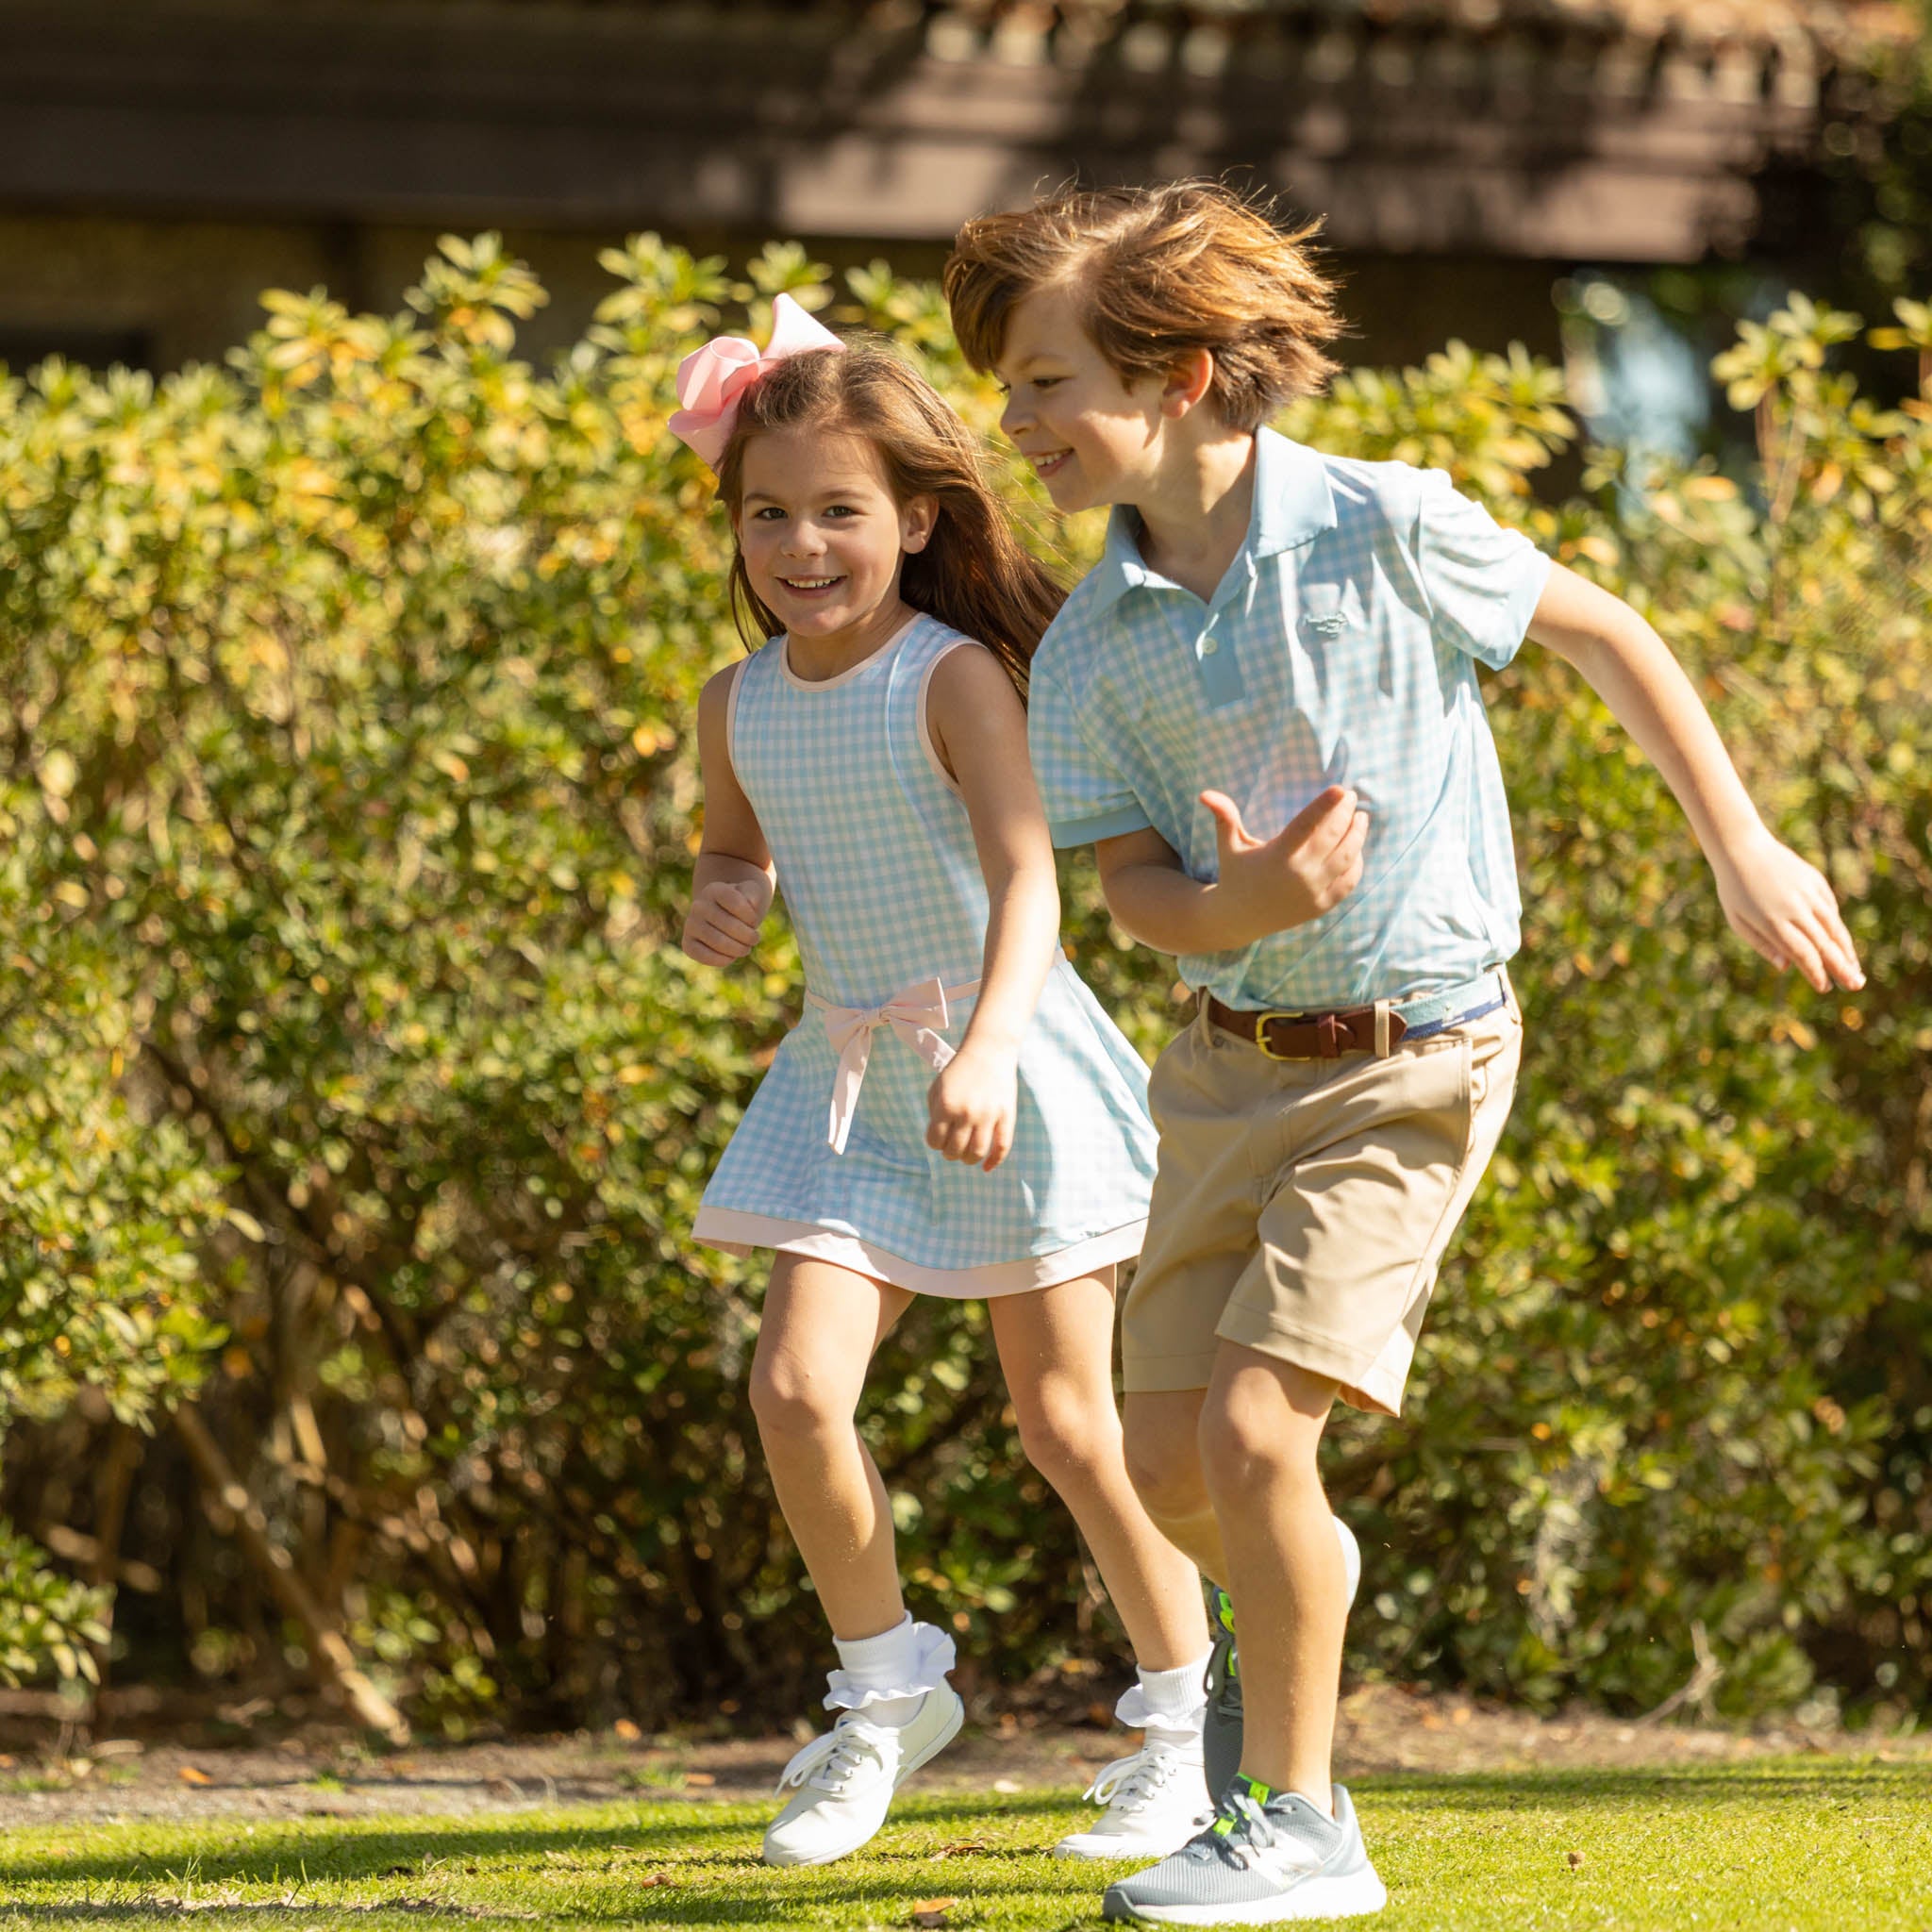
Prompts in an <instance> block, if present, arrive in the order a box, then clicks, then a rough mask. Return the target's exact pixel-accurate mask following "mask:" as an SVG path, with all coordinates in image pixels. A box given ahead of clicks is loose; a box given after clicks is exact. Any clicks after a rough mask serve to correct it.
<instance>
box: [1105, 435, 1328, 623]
mask: <svg viewBox="0 0 1932 1932" xmlns="http://www.w3.org/2000/svg"><path fill="white" fill-rule="evenodd" d="M1140 524H1141V518H1140V513H1139V511H1137V510H1136V509H1135V508H1133V506H1132V505H1131V504H1124V503H1117V504H1115V505H1114V507H1113V509H1112V512H1111V513H1110V514H1109V515H1108V520H1107V545H1106V547H1105V548H1104V549H1103V550H1102V551H1101V553H1100V561H1099V562H1098V563H1096V564H1095V565H1094V566H1093V571H1092V575H1091V582H1092V586H1093V589H1092V593H1091V594H1092V597H1093V606H1094V614H1095V615H1096V616H1098V615H1100V614H1101V613H1102V612H1104V611H1107V610H1109V609H1111V608H1112V607H1113V606H1114V605H1116V604H1118V603H1119V602H1120V600H1121V599H1122V598H1123V597H1124V596H1125V595H1126V594H1127V592H1128V591H1131V590H1134V589H1136V588H1138V587H1139V586H1140V585H1141V584H1144V583H1146V582H1147V581H1148V580H1149V578H1151V577H1153V576H1154V575H1156V573H1154V572H1153V571H1151V570H1149V569H1148V567H1147V564H1146V562H1145V560H1144V559H1143V558H1141V544H1140ZM1334 527H1335V498H1334V496H1333V495H1332V493H1331V492H1330V491H1329V488H1328V468H1327V465H1326V464H1325V463H1324V461H1323V460H1322V458H1320V457H1319V456H1318V455H1316V453H1315V452H1314V451H1313V450H1311V449H1308V448H1307V447H1306V446H1305V445H1304V444H1302V443H1299V442H1291V441H1289V439H1288V438H1287V437H1285V436H1277V435H1276V434H1275V432H1274V430H1272V429H1267V428H1262V429H1257V431H1256V432H1255V507H1254V509H1253V510H1252V512H1251V513H1250V515H1249V518H1248V534H1247V536H1246V538H1245V539H1244V540H1243V541H1242V545H1241V548H1242V551H1243V552H1244V553H1245V554H1246V555H1247V557H1248V558H1249V559H1250V562H1251V565H1252V559H1254V558H1257V557H1274V556H1276V555H1278V554H1279V553H1280V552H1281V551H1284V550H1292V549H1294V548H1295V547H1296V546H1297V545H1299V544H1303V543H1307V542H1311V541H1313V540H1314V539H1315V538H1317V537H1319V536H1320V535H1321V534H1322V532H1323V531H1324V530H1332V529H1333V528H1334Z"/></svg>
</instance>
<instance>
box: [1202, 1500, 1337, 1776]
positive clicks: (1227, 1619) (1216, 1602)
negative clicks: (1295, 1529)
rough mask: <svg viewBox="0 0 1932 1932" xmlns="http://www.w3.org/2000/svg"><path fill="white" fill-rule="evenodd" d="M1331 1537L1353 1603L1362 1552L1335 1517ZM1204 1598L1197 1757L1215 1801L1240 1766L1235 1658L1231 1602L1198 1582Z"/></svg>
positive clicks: (1210, 1585)
mask: <svg viewBox="0 0 1932 1932" xmlns="http://www.w3.org/2000/svg"><path fill="white" fill-rule="evenodd" d="M1335 1535H1336V1538H1337V1540H1338V1541H1340V1542H1341V1575H1342V1581H1343V1583H1344V1584H1345V1585H1346V1586H1347V1590H1348V1601H1349V1605H1350V1607H1354V1604H1355V1593H1356V1589H1357V1585H1358V1584H1359V1583H1360V1582H1361V1580H1362V1553H1361V1548H1360V1546H1359V1545H1358V1544H1357V1541H1356V1540H1355V1532H1354V1531H1353V1530H1351V1529H1350V1528H1349V1526H1348V1524H1345V1523H1344V1522H1342V1520H1341V1517H1339V1516H1338V1517H1337V1518H1336V1519H1335ZM1203 1593H1204V1594H1205V1595H1206V1597H1207V1599H1208V1634H1209V1635H1210V1637H1211V1638H1212V1639H1213V1648H1212V1649H1210V1650H1209V1651H1208V1674H1207V1688H1208V1714H1207V1718H1206V1720H1205V1724H1204V1727H1203V1729H1202V1733H1201V1755H1202V1757H1203V1759H1204V1760H1205V1762H1206V1766H1207V1771H1208V1796H1209V1797H1210V1798H1213V1799H1216V1800H1219V1798H1220V1796H1221V1794H1222V1792H1223V1791H1224V1790H1226V1789H1227V1788H1228V1786H1229V1785H1230V1784H1232V1783H1233V1782H1234V1774H1235V1773H1236V1772H1238V1771H1239V1770H1240V1769H1241V1657H1240V1654H1239V1653H1238V1652H1237V1651H1236V1649H1235V1647H1234V1603H1233V1600H1232V1599H1231V1598H1230V1597H1229V1596H1228V1593H1227V1592H1226V1591H1224V1590H1223V1589H1222V1588H1221V1586H1220V1585H1219V1584H1216V1583H1206V1582H1204V1584H1203Z"/></svg>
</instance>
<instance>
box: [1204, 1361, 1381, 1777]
mask: <svg viewBox="0 0 1932 1932" xmlns="http://www.w3.org/2000/svg"><path fill="white" fill-rule="evenodd" d="M1335 1394H1336V1384H1335V1383H1334V1382H1333V1381H1332V1380H1331V1379H1330V1378H1328V1377H1327V1376H1325V1375H1316V1374H1309V1373H1308V1371H1307V1370H1306V1369H1298V1368H1295V1367H1294V1366H1293V1365H1292V1364H1291V1363H1289V1362H1283V1361H1276V1360H1275V1359H1274V1357H1271V1356H1265V1355H1261V1354H1258V1353H1257V1351H1256V1350H1254V1349H1251V1348H1243V1347H1242V1346H1241V1344H1239V1343H1238V1342H1231V1341H1224V1342H1223V1343H1222V1344H1221V1352H1220V1356H1219V1357H1218V1359H1217V1361H1216V1363H1215V1369H1214V1380H1213V1382H1212V1383H1211V1384H1210V1385H1209V1387H1208V1394H1207V1399H1206V1401H1205V1402H1204V1403H1203V1405H1202V1408H1201V1465H1202V1471H1203V1474H1204V1475H1205V1476H1206V1478H1207V1485H1208V1494H1209V1495H1210V1496H1211V1497H1212V1498H1213V1500H1214V1503H1215V1506H1216V1513H1217V1515H1218V1517H1219V1519H1220V1526H1221V1536H1222V1541H1223V1545H1224V1549H1225V1552H1226V1560H1227V1569H1228V1574H1227V1578H1226V1583H1227V1588H1228V1590H1229V1591H1231V1593H1232V1594H1233V1597H1234V1600H1235V1604H1236V1606H1237V1609H1238V1614H1239V1616H1240V1618H1241V1694H1242V1698H1243V1701H1244V1705H1245V1712H1246V1716H1245V1730H1244V1733H1243V1739H1242V1748H1241V1769H1242V1770H1243V1771H1244V1772H1245V1773H1246V1774H1248V1775H1249V1776H1250V1777H1254V1778H1258V1779H1259V1780H1260V1781H1261V1782H1262V1783H1263V1784H1267V1785H1272V1786H1273V1787H1274V1789H1275V1790H1291V1791H1299V1792H1300V1793H1301V1795H1302V1796H1303V1797H1305V1798H1307V1799H1309V1800H1310V1801H1311V1802H1312V1803H1313V1804H1315V1805H1316V1806H1318V1807H1320V1808H1321V1809H1322V1810H1323V1811H1324V1812H1325V1811H1327V1809H1328V1807H1329V1775H1330V1773H1329V1754H1330V1750H1331V1747H1332V1745H1333V1742H1334V1737H1335V1704H1336V1697H1337V1693H1338V1691H1339V1689H1340V1685H1341V1642H1342V1632H1343V1627H1344V1624H1345V1623H1346V1621H1347V1615H1348V1607H1347V1585H1346V1582H1345V1579H1344V1575H1343V1572H1342V1563H1341V1548H1340V1546H1339V1544H1338V1543H1337V1541H1336V1536H1335V1525H1334V1523H1333V1521H1332V1520H1331V1512H1330V1510H1329V1507H1328V1498H1327V1497H1326V1495H1324V1493H1323V1490H1322V1478H1321V1474H1320V1472H1319V1470H1318V1468H1317V1466H1316V1451H1317V1449H1318V1448H1319V1447H1320V1444H1321V1441H1322V1430H1323V1428H1324V1425H1325V1424H1326V1423H1327V1420H1328V1411H1329V1409H1330V1408H1331V1407H1333V1406H1334V1403H1335Z"/></svg>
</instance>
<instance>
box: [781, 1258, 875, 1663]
mask: <svg viewBox="0 0 1932 1932" xmlns="http://www.w3.org/2000/svg"><path fill="white" fill-rule="evenodd" d="M911 1301H912V1296H911V1295H910V1294H909V1293H908V1291H906V1290H905V1289H903V1288H894V1287H893V1286H892V1285H891V1283H889V1282H884V1281H874V1280H872V1279H871V1278H870V1277H869V1276H867V1275H863V1274H854V1273H853V1272H852V1271H851V1270H850V1269H849V1268H838V1267H834V1266H833V1265H832V1264H831V1263H830V1262H828V1261H812V1260H808V1259H806V1258H805V1257H803V1256H799V1255H780V1256H778V1257H777V1258H776V1259H775V1260H774V1262H773V1264H772V1282H771V1286H770V1287H769V1288H768V1289H766V1291H765V1311H764V1319H763V1321H762V1323H761V1324H760V1325H759V1328H758V1352H757V1354H756V1355H755V1356H754V1357H753V1358H752V1368H751V1406H752V1412H753V1413H754V1414H755V1415H756V1416H757V1417H758V1438H759V1440H760V1441H762V1442H763V1443H764V1447H765V1461H766V1463H767V1465H768V1466H769V1467H770V1469H771V1472H772V1487H773V1489H774V1490H775V1491H777V1493H778V1505H779V1507H780V1508H782V1509H783V1510H784V1512H785V1524H786V1527H787V1528H788V1529H790V1530H791V1538H792V1541H794V1542H795V1543H797V1545H798V1554H799V1555H800V1556H801V1557H804V1558H805V1567H806V1569H807V1570H808V1572H810V1574H811V1580H812V1587H813V1588H814V1589H815V1590H816V1591H818V1595H819V1601H820V1602H821V1603H822V1604H824V1607H825V1615H826V1616H827V1618H829V1619H830V1621H831V1625H832V1635H833V1636H834V1637H838V1638H842V1639H844V1640H845V1641H848V1642H850V1641H853V1640H854V1639H857V1638H863V1637H876V1636H878V1635H880V1634H881V1633H882V1632H883V1631H887V1630H890V1629H891V1628H892V1627H893V1625H894V1624H897V1623H898V1622H899V1621H900V1619H901V1618H902V1617H903V1616H904V1615H905V1614H906V1606H905V1601H904V1599H903V1598H902V1597H901V1596H900V1594H899V1563H898V1556H897V1553H896V1551H895V1550H894V1548H893V1543H892V1510H891V1504H890V1503H889V1502H888V1500H887V1497H886V1486H885V1484H884V1483H883V1482H881V1481H880V1480H879V1473H878V1471H877V1469H876V1468H874V1464H873V1459H872V1457H871V1456H870V1455H869V1454H868V1453H867V1450H866V1447H865V1444H864V1443H863V1442H862V1441H860V1440H859V1436H858V1429H857V1428H856V1427H854V1425H853V1416H854V1414H855V1412H856V1411H857V1409H858V1398H859V1394H860V1392H861V1391H863V1389H864V1387H865V1375H866V1370H867V1369H868V1368H869V1367H870V1365H871V1360H872V1353H873V1350H874V1348H876V1347H877V1346H878V1344H879V1342H880V1341H883V1340H884V1338H885V1337H886V1335H887V1334H888V1333H889V1332H890V1331H891V1326H892V1324H893V1323H894V1322H896V1321H897V1320H898V1319H899V1317H900V1316H901V1315H902V1314H904V1313H905V1311H906V1309H907V1308H908V1307H909V1306H910V1304H911Z"/></svg>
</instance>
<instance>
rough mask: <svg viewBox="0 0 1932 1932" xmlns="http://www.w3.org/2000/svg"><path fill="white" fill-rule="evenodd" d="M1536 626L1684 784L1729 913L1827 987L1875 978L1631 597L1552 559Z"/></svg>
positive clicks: (1775, 957)
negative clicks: (1760, 810) (1765, 815)
mask: <svg viewBox="0 0 1932 1932" xmlns="http://www.w3.org/2000/svg"><path fill="white" fill-rule="evenodd" d="M1529 635H1530V636H1531V637H1532V638H1534V639H1535V640H1536V641H1537V642H1538V643H1540V644H1542V645H1544V646H1545V647H1546V648H1547V649H1549V650H1552V651H1554V652H1556V654H1557V656H1558V657H1559V658H1563V659H1564V660H1565V661H1566V662H1568V663H1570V664H1573V665H1574V666H1575V668H1576V670H1577V671H1578V672H1580V673H1581V674H1582V675H1583V676H1584V678H1585V679H1586V680H1587V681H1588V682H1589V683H1590V685H1591V688H1592V689H1593V690H1594V691H1596V692H1597V694H1598V695H1599V696H1600V697H1601V698H1602V699H1603V701H1604V702H1605V703H1606V704H1607V706H1608V707H1609V708H1610V710H1611V711H1612V712H1613V713H1614V714H1615V716H1616V718H1617V721H1618V723H1619V724H1622V725H1623V726H1624V730H1626V731H1627V732H1629V734H1630V736H1631V737H1632V738H1634V739H1635V740H1636V741H1637V742H1638V743H1639V744H1640V745H1641V746H1642V748H1643V750H1644V752H1645V753H1646V754H1647V755H1648V757H1649V758H1650V760H1651V762H1652V763H1653V764H1655V765H1656V766H1657V770H1658V771H1659V772H1660V773H1662V774H1663V778H1664V782H1665V783H1666V784H1667V785H1668V786H1669V787H1670V788H1671V790H1672V791H1673V792H1674V793H1675V795H1676V799H1677V802H1678V804H1679V805H1681V806H1682V807H1683V808H1684V814H1685V816H1686V817H1687V818H1688V819H1689V820H1690V821H1691V830H1692V831H1693V832H1695V833H1696V835H1697V842H1698V844H1699V845H1701V846H1702V847H1703V848H1704V856H1705V857H1706V858H1707V859H1708V860H1709V862H1710V869H1711V871H1712V873H1713V874H1715V875H1716V878H1717V890H1718V898H1719V901H1720V902H1721V904H1722V905H1723V907H1724V916H1725V917H1726V918H1727V919H1728V920H1729V921H1730V923H1731V924H1732V926H1733V927H1735V928H1736V930H1737V931H1738V933H1739V934H1740V936H1741V937H1742V938H1743V939H1745V940H1746V941H1749V942H1750V944H1751V945H1753V946H1755V947H1756V948H1757V951H1758V952H1759V953H1761V954H1762V955H1763V956H1764V957H1765V958H1767V959H1769V960H1770V961H1771V963H1772V964H1773V965H1774V966H1775V967H1777V968H1779V969H1780V970H1782V969H1783V968H1785V967H1786V966H1796V967H1797V969H1798V970H1799V971H1800V972H1801V973H1802V974H1804V975H1805V977H1806V978H1807V979H1808V980H1809V981H1810V982H1811V984H1812V985H1813V986H1814V987H1815V988H1816V989H1817V990H1818V991H1820V992H1824V991H1826V990H1827V989H1828V988H1829V987H1830V985H1831V984H1832V982H1833V981H1834V980H1836V981H1837V983H1838V984H1839V985H1840V986H1842V987H1846V988H1850V989H1853V990H1856V989H1857V988H1858V987H1861V986H1863V985H1864V983H1865V975H1864V974H1863V972H1862V971H1861V970H1860V969H1859V966H1858V956H1857V951H1856V950H1855V949H1854V947H1853V945H1852V938H1851V935H1850V933H1848V932H1847V931H1846V930H1845V926H1844V922H1843V921H1842V920H1841V919H1840V917H1839V910H1838V901H1837V900H1836V899H1835V898H1834V897H1833V896H1832V891H1831V888H1830V886H1829V885H1828V884H1826V882H1825V880H1824V875H1823V874H1821V873H1820V872H1818V871H1817V869H1816V868H1815V867H1813V866H1811V865H1808V864H1807V862H1806V861H1805V860H1804V859H1802V858H1799V857H1798V855H1797V854H1796V853H1795V852H1793V851H1792V850H1791V849H1790V847H1789V846H1787V845H1785V844H1783V843H1782V842H1780V841H1778V840H1777V839H1776V838H1774V836H1773V835H1772V833H1771V832H1770V831H1769V830H1767V829H1766V827H1765V825H1764V823H1763V821H1762V820H1761V819H1759V818H1758V816H1757V807H1756V806H1754V805H1753V804H1752V803H1751V798H1750V795H1749V793H1747V792H1746V791H1745V790H1744V786H1743V782H1742V780H1741V779H1740V778H1739V776H1738V774H1737V770H1736V768H1735V767H1734V766H1733V765H1732V763H1731V760H1730V757H1729V755H1728V754H1727V753H1726V752H1725V750H1724V741H1722V740H1721V739H1720V738H1719V737H1718V735H1717V727H1716V725H1714V724H1712V723H1711V721H1710V714H1709V713H1708V712H1707V711H1706V709H1705V708H1704V706H1703V704H1702V703H1701V702H1700V701H1699V699H1698V696H1697V693H1696V691H1694V690H1693V689H1692V688H1691V680H1690V679H1689V678H1688V677H1687V676H1685V675H1684V672H1683V668H1682V667H1681V666H1680V665H1679V664H1678V662H1677V660H1676V659H1675V658H1674V657H1673V656H1672V655H1671V652H1670V647H1669V646H1668V645H1667V644H1666V643H1665V642H1664V641H1663V640H1662V639H1661V638H1660V637H1658V636H1657V632H1656V631H1654V630H1653V629H1652V628H1651V627H1650V625H1648V624H1646V623H1645V622H1644V621H1643V619H1642V618H1641V617H1640V616H1639V615H1638V614H1637V612H1636V611H1635V610H1633V609H1632V608H1630V607H1629V605H1627V604H1626V603H1624V600H1623V599H1622V598H1621V597H1616V596H1613V595H1612V594H1611V593H1610V592H1609V591H1606V590H1603V589H1601V588H1600V587H1599V586H1597V585H1595V584H1592V583H1591V582H1590V580H1589V579H1588V578H1586V577H1581V576H1578V575H1576V573H1575V572H1574V571H1571V570H1566V569H1565V568H1564V567H1563V566H1562V565H1561V564H1552V565H1551V567H1550V575H1549V580H1548V582H1547V584H1546V585H1545V586H1544V589H1543V592H1542V595H1541V598H1540V599H1539V600H1538V602H1537V607H1536V613H1535V615H1534V616H1533V617H1532V618H1531V619H1530V623H1529Z"/></svg>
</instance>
